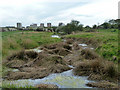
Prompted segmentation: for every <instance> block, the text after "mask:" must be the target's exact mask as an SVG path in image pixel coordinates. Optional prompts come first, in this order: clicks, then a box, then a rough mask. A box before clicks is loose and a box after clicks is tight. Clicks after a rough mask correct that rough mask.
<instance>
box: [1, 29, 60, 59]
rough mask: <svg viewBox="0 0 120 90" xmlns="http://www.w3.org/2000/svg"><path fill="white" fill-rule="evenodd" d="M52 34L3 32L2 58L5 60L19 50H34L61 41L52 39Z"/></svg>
mask: <svg viewBox="0 0 120 90" xmlns="http://www.w3.org/2000/svg"><path fill="white" fill-rule="evenodd" d="M52 34H53V33H51V32H34V31H24V32H23V34H22V31H13V32H2V48H3V49H2V56H3V58H5V57H6V56H9V55H10V54H12V53H14V52H16V51H19V50H23V49H33V48H35V47H38V46H40V45H44V44H50V43H56V42H59V41H61V39H58V38H52V37H51V35H52Z"/></svg>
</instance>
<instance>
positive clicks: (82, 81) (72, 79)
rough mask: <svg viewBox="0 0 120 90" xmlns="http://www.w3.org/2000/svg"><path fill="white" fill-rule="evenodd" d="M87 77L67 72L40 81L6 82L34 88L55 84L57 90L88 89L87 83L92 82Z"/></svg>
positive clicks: (51, 75) (70, 71)
mask: <svg viewBox="0 0 120 90" xmlns="http://www.w3.org/2000/svg"><path fill="white" fill-rule="evenodd" d="M69 67H71V68H74V67H73V66H71V65H69ZM87 78H88V77H87V76H75V75H74V74H73V72H72V70H68V71H65V72H62V73H54V74H50V75H49V76H47V77H44V78H42V79H35V80H32V79H24V80H15V81H8V82H7V83H10V84H16V85H19V86H22V87H24V86H26V85H32V86H35V85H37V84H55V85H57V86H58V87H59V88H90V87H88V86H86V84H87V83H88V82H94V81H90V80H87Z"/></svg>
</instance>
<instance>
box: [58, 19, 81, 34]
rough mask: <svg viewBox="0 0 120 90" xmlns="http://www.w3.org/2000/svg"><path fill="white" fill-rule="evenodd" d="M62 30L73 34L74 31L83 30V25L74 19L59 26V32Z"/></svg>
mask: <svg viewBox="0 0 120 90" xmlns="http://www.w3.org/2000/svg"><path fill="white" fill-rule="evenodd" d="M60 31H62V32H64V33H65V34H71V33H72V32H76V31H83V25H82V24H80V22H79V21H76V20H72V21H71V22H70V23H68V24H67V25H65V26H62V27H61V28H58V30H57V32H60Z"/></svg>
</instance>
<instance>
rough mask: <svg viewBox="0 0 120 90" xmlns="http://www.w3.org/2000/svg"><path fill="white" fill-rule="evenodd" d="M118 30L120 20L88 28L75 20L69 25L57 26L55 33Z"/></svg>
mask: <svg viewBox="0 0 120 90" xmlns="http://www.w3.org/2000/svg"><path fill="white" fill-rule="evenodd" d="M119 28H120V19H116V20H114V19H111V20H109V21H105V22H104V23H102V24H101V25H96V24H95V25H93V26H92V27H90V26H88V25H87V26H85V27H84V25H83V24H81V23H80V22H79V21H77V20H71V22H70V23H68V24H67V25H64V26H59V27H58V28H57V29H56V31H57V32H64V33H65V34H71V33H72V32H77V31H84V30H85V29H87V30H88V31H92V30H94V29H119Z"/></svg>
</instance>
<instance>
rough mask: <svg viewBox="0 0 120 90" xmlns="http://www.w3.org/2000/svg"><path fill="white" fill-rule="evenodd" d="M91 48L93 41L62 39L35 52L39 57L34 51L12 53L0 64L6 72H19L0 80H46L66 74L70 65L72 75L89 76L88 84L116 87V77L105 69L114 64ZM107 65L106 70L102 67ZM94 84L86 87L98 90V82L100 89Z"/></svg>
mask: <svg viewBox="0 0 120 90" xmlns="http://www.w3.org/2000/svg"><path fill="white" fill-rule="evenodd" d="M80 43H85V44H88V45H89V46H87V47H88V48H86V49H84V48H83V47H82V46H80V45H78V44H80ZM91 46H92V47H94V49H95V48H96V47H97V41H94V40H92V39H91V40H88V39H83V38H79V39H76V38H64V41H63V42H60V43H56V44H50V45H45V46H41V47H40V48H39V49H40V50H43V51H42V52H40V53H37V52H34V51H20V52H18V53H14V54H13V55H11V56H9V57H8V58H7V59H6V60H4V62H3V64H4V65H5V66H7V67H9V68H15V69H19V71H17V72H12V71H10V72H8V73H7V74H6V76H4V77H3V78H4V79H8V80H18V79H38V78H43V77H46V76H48V75H49V74H51V73H60V72H63V71H67V70H70V69H71V68H70V67H69V66H68V65H72V66H74V67H75V69H74V70H73V71H74V74H75V75H79V76H89V77H88V79H90V80H97V81H98V80H99V81H102V80H107V81H108V82H114V84H112V85H108V84H111V83H107V84H106V85H107V86H109V87H116V86H117V80H118V76H117V74H113V75H112V76H109V74H110V73H111V72H110V73H109V72H108V67H111V66H113V65H114V64H113V63H112V62H110V61H105V60H104V59H103V58H101V57H100V56H99V55H98V54H96V53H95V51H94V50H92V49H90V47H91ZM107 63H110V64H109V65H110V66H108V67H105V64H107ZM111 70H112V69H111ZM113 71H114V70H113ZM113 71H112V72H113ZM104 77H106V78H104ZM111 78H114V79H111ZM98 83H99V82H97V83H96V85H95V84H94V83H92V84H91V83H90V84H88V85H89V86H92V87H102V85H101V82H100V83H99V84H100V85H98ZM114 85H115V86H114ZM107 86H106V87H107ZM104 87H105V85H104Z"/></svg>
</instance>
